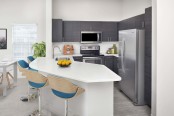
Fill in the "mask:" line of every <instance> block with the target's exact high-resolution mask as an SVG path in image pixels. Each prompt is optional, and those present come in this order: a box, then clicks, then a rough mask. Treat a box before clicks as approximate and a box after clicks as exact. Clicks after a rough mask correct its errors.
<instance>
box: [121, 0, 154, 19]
mask: <svg viewBox="0 0 174 116" xmlns="http://www.w3.org/2000/svg"><path fill="white" fill-rule="evenodd" d="M151 5H152V0H122V9H121V11H122V12H121V19H127V18H130V17H132V16H136V15H139V14H143V13H145V8H148V7H150V6H151Z"/></svg>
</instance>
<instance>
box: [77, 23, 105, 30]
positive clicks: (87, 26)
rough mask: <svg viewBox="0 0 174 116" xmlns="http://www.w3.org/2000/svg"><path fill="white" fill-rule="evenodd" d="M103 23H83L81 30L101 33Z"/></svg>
mask: <svg viewBox="0 0 174 116" xmlns="http://www.w3.org/2000/svg"><path fill="white" fill-rule="evenodd" d="M101 25H102V22H98V21H81V22H80V28H81V31H101V28H102V26H101Z"/></svg>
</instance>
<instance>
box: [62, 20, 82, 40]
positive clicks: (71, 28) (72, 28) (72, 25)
mask: <svg viewBox="0 0 174 116" xmlns="http://www.w3.org/2000/svg"><path fill="white" fill-rule="evenodd" d="M63 27H64V28H63V37H64V42H80V22H79V21H64V22H63Z"/></svg>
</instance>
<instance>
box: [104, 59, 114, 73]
mask: <svg viewBox="0 0 174 116" xmlns="http://www.w3.org/2000/svg"><path fill="white" fill-rule="evenodd" d="M104 65H105V66H106V67H108V68H109V69H111V70H112V71H114V56H105V57H104Z"/></svg>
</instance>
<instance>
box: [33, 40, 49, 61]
mask: <svg viewBox="0 0 174 116" xmlns="http://www.w3.org/2000/svg"><path fill="white" fill-rule="evenodd" d="M32 49H33V50H34V55H33V57H34V58H37V57H45V56H46V44H45V42H41V43H35V44H33V46H32Z"/></svg>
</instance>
